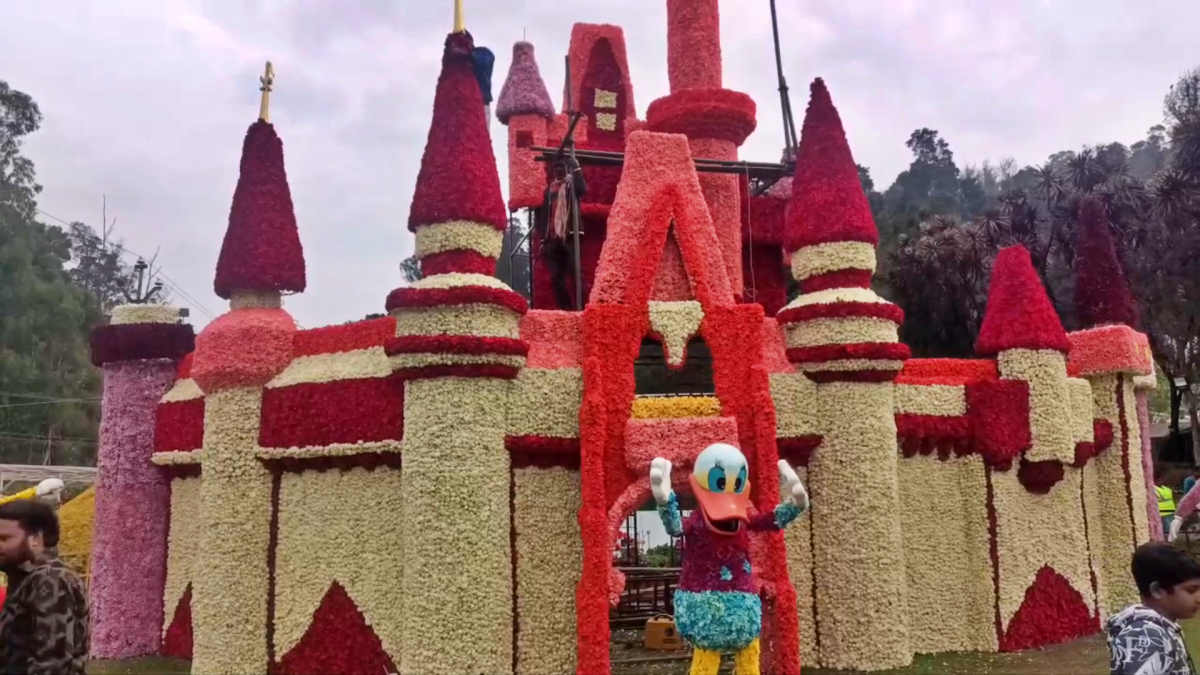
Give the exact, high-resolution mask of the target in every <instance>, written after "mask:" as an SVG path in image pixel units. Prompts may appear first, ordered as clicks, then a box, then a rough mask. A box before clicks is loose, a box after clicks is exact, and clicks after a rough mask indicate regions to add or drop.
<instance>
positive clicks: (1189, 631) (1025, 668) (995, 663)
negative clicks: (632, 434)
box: [88, 618, 1200, 675]
mask: <svg viewBox="0 0 1200 675" xmlns="http://www.w3.org/2000/svg"><path fill="white" fill-rule="evenodd" d="M1184 633H1185V635H1186V638H1187V642H1188V649H1189V651H1191V653H1192V654H1200V618H1197V619H1193V620H1192V621H1189V622H1187V623H1185V624H1184ZM639 634H640V632H639V631H617V632H616V633H615V634H614V636H613V675H685V674H686V673H687V671H688V665H689V663H688V660H687V659H686V658H684V659H679V660H673V661H657V662H651V663H646V662H642V663H637V664H623V663H620V661H622V660H625V659H630V658H639V657H655V656H657V657H662V656H669V655H668V654H663V653H659V652H648V651H646V650H644V649H641V648H640V647H638V646H636V644H635V643H636V639H637V637H638V635H639ZM724 666H725V667H724V668H723V669H722V671H721V672H722V673H728V672H730V669H731V668H732V666H733V660H732V659H730V658H726V659H725V663H724ZM88 672H89V673H90V674H91V675H151V674H154V675H186V674H187V673H188V665H187V663H186V662H183V661H172V660H167V659H139V660H137V661H96V662H93V663H92V664H91V666H90V667H89V668H88ZM1107 672H1108V649H1107V647H1105V645H1104V638H1103V637H1102V636H1100V635H1096V636H1093V637H1090V638H1087V639H1085V640H1079V641H1077V642H1072V643H1070V644H1065V645H1059V646H1057V647H1051V648H1049V649H1044V650H1036V651H1028V652H1021V653H1018V654H946V655H937V656H921V657H918V658H917V660H916V662H915V663H913V665H912V666H910V667H908V668H904V669H902V670H897V671H890V672H889V673H885V674H880V675H1043V674H1044V673H1055V674H1056V675H1098V674H1100V673H1107ZM804 673H805V675H830V672H829V671H821V670H816V669H805V670H804ZM843 675H845V674H843Z"/></svg>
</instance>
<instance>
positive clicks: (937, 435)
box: [896, 414, 975, 460]
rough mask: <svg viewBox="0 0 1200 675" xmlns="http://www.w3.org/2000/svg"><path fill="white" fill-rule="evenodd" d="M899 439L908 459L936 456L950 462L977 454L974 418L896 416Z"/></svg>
mask: <svg viewBox="0 0 1200 675" xmlns="http://www.w3.org/2000/svg"><path fill="white" fill-rule="evenodd" d="M896 437H897V439H898V440H899V442H900V449H901V453H902V454H903V455H904V456H905V457H914V456H916V455H936V456H937V457H938V459H941V460H948V459H950V458H952V457H962V456H964V455H968V454H970V453H972V452H974V451H975V444H974V439H973V438H971V418H970V417H969V416H966V415H963V416H960V417H942V416H937V415H909V414H899V415H896Z"/></svg>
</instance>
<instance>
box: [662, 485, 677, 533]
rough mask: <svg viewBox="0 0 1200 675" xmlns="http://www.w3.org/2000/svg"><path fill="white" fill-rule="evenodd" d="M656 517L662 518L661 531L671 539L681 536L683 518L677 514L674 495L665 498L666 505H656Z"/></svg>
mask: <svg viewBox="0 0 1200 675" xmlns="http://www.w3.org/2000/svg"><path fill="white" fill-rule="evenodd" d="M658 517H659V518H662V524H663V529H665V530H666V531H667V534H669V535H671V536H672V537H678V536H679V535H681V534H683V516H681V515H680V513H679V500H678V499H676V498H675V493H674V492H672V493H671V496H670V497H668V498H667V503H666V504H659V505H658Z"/></svg>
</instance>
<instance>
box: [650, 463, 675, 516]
mask: <svg viewBox="0 0 1200 675" xmlns="http://www.w3.org/2000/svg"><path fill="white" fill-rule="evenodd" d="M650 492H651V493H653V494H654V501H655V502H657V503H658V505H659V506H665V505H666V503H667V501H668V500H670V499H671V494H672V492H673V490H672V489H671V460H668V459H663V458H662V457H659V458H658V459H655V460H654V461H653V462H650Z"/></svg>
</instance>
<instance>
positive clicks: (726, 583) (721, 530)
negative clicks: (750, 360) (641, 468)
mask: <svg viewBox="0 0 1200 675" xmlns="http://www.w3.org/2000/svg"><path fill="white" fill-rule="evenodd" d="M779 475H780V480H781V481H782V483H783V485H784V493H785V495H787V498H786V499H784V501H783V502H782V503H780V504H779V506H777V507H775V510H774V511H769V512H765V513H759V514H756V515H754V516H753V517H751V516H750V515H749V511H748V509H749V505H750V476H749V467H748V466H747V462H746V457H745V456H744V455H743V454H742V452H741V451H740V450H738V449H737V448H735V447H733V446H732V445H727V444H725V443H715V444H713V445H710V446H708V447H707V448H705V449H704V451H703V452H701V453H700V455H699V456H697V457H696V462H695V465H694V467H693V469H692V475H691V476H690V477H689V482H690V483H691V487H692V493H693V494H694V495H695V496H696V502H697V504H698V505H699V508H698V509H696V510H695V511H693V512H692V514H691V515H690V516H688V518H687V520H686V521H684V520H683V518H682V515H681V513H680V511H679V501H678V500H677V499H676V497H675V491H674V490H673V489H672V488H671V462H670V461H668V460H666V459H662V458H658V459H655V460H654V461H653V462H652V463H651V465H650V489H651V492H653V494H654V501H655V502H656V503H657V504H658V515H659V517H661V518H662V522H663V527H664V528H665V529H666V531H667V533H668V534H670V535H671V536H673V537H678V536H680V535H683V538H684V544H685V553H684V556H683V569H682V571H681V573H680V575H679V587H678V589H677V590H676V591H675V622H676V625H677V628H678V629H679V634H680V635H681V636H683V637H684V638H685V639H687V641H688V642H691V643H692V646H693V647H694V652H693V655H692V668H691V675H717V672H718V671H719V670H720V667H721V652H723V651H732V652H734V653H735V660H734V671H733V672H734V674H735V675H759V653H760V645H759V633H760V632H761V630H762V601H761V600H760V599H759V597H758V589H757V587H756V584H755V583H754V577H753V574H752V568H751V566H750V534H749V533H750V532H770V531H776V530H782V529H783V528H785V527H787V526H788V525H789V524H791V522H792V521H794V520H795V519H796V518H798V517H799V516H800V515H801V514H802V513H804V512H805V511H806V510H807V509H808V505H809V500H808V493H807V492H805V490H804V485H802V484H801V483H800V478H799V476H797V475H796V472H795V471H794V470H793V469H792V467H791V466H789V465H788V463H787V462H786V461H783V460H780V462H779Z"/></svg>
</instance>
